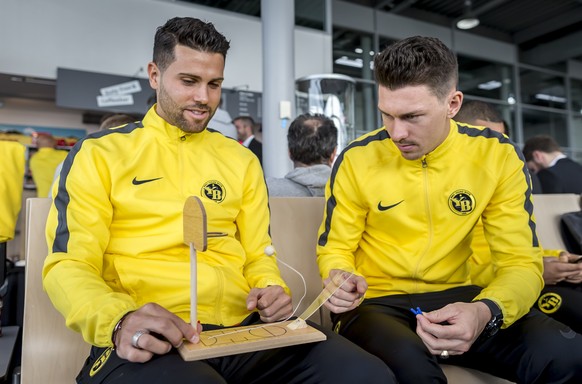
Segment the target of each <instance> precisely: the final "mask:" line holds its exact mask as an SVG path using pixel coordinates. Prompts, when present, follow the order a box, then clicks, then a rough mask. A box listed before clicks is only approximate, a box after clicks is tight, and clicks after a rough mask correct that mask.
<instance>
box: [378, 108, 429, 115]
mask: <svg viewBox="0 0 582 384" xmlns="http://www.w3.org/2000/svg"><path fill="white" fill-rule="evenodd" d="M378 111H380V113H381V114H383V115H388V116H392V115H391V114H389V113H386V112H384V111H383V110H381V109H380V108H379V107H378ZM419 113H424V112H423V111H422V110H420V109H416V110H412V111H408V112H405V113H403V114H400V115H399V116H408V115H417V114H419Z"/></svg>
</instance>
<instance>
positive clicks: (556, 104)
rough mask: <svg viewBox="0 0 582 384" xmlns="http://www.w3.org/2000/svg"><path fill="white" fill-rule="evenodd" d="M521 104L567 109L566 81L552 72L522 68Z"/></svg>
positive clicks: (520, 75) (520, 74) (520, 73)
mask: <svg viewBox="0 0 582 384" xmlns="http://www.w3.org/2000/svg"><path fill="white" fill-rule="evenodd" d="M519 77H520V85H521V102H522V103H524V104H529V105H536V106H540V107H549V108H556V109H566V105H567V101H568V99H567V98H566V81H565V80H566V79H565V77H564V76H560V75H558V74H555V73H551V72H542V71H537V70H534V69H530V68H520V71H519Z"/></svg>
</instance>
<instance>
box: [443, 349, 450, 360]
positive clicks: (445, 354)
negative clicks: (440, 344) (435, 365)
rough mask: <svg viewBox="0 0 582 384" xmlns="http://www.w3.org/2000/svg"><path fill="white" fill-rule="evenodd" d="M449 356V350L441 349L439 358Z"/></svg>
mask: <svg viewBox="0 0 582 384" xmlns="http://www.w3.org/2000/svg"><path fill="white" fill-rule="evenodd" d="M448 358H449V351H446V350H445V351H442V352H441V359H448Z"/></svg>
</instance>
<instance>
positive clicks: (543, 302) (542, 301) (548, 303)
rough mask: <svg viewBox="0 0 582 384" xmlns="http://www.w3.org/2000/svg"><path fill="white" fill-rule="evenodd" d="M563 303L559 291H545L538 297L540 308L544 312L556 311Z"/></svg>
mask: <svg viewBox="0 0 582 384" xmlns="http://www.w3.org/2000/svg"><path fill="white" fill-rule="evenodd" d="M561 305H562V296H560V295H558V294H557V293H553V292H548V293H544V294H543V295H541V296H540V298H539V299H538V308H539V309H540V311H542V312H543V313H546V314H548V313H554V312H556V311H557V310H558V309H559V308H560V306H561Z"/></svg>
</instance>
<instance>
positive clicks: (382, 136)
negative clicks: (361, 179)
mask: <svg viewBox="0 0 582 384" xmlns="http://www.w3.org/2000/svg"><path fill="white" fill-rule="evenodd" d="M389 138H390V136H389V135H388V132H387V131H386V130H385V129H382V130H381V131H378V132H377V133H376V134H374V135H371V136H368V137H365V138H363V139H362V140H359V141H354V142H352V143H351V144H350V145H348V146H347V147H346V148H345V149H344V150H343V151H342V152H341V153H340V155H339V156H338V157H337V159H336V161H335V163H334V165H333V168H332V171H331V175H330V180H329V189H330V195H329V199H327V202H326V215H325V231H324V232H323V233H322V234H321V236H319V240H318V244H319V245H320V246H325V245H326V244H327V237H328V236H329V231H330V229H331V218H332V215H333V211H334V209H335V207H336V206H337V200H336V197H335V195H334V192H333V188H334V184H335V177H336V175H337V172H338V170H339V167H340V166H341V163H342V161H343V159H344V156H345V154H346V152H348V151H349V150H350V149H352V148H357V147H365V146H367V145H368V144H370V143H372V142H375V141H381V140H386V139H389Z"/></svg>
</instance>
